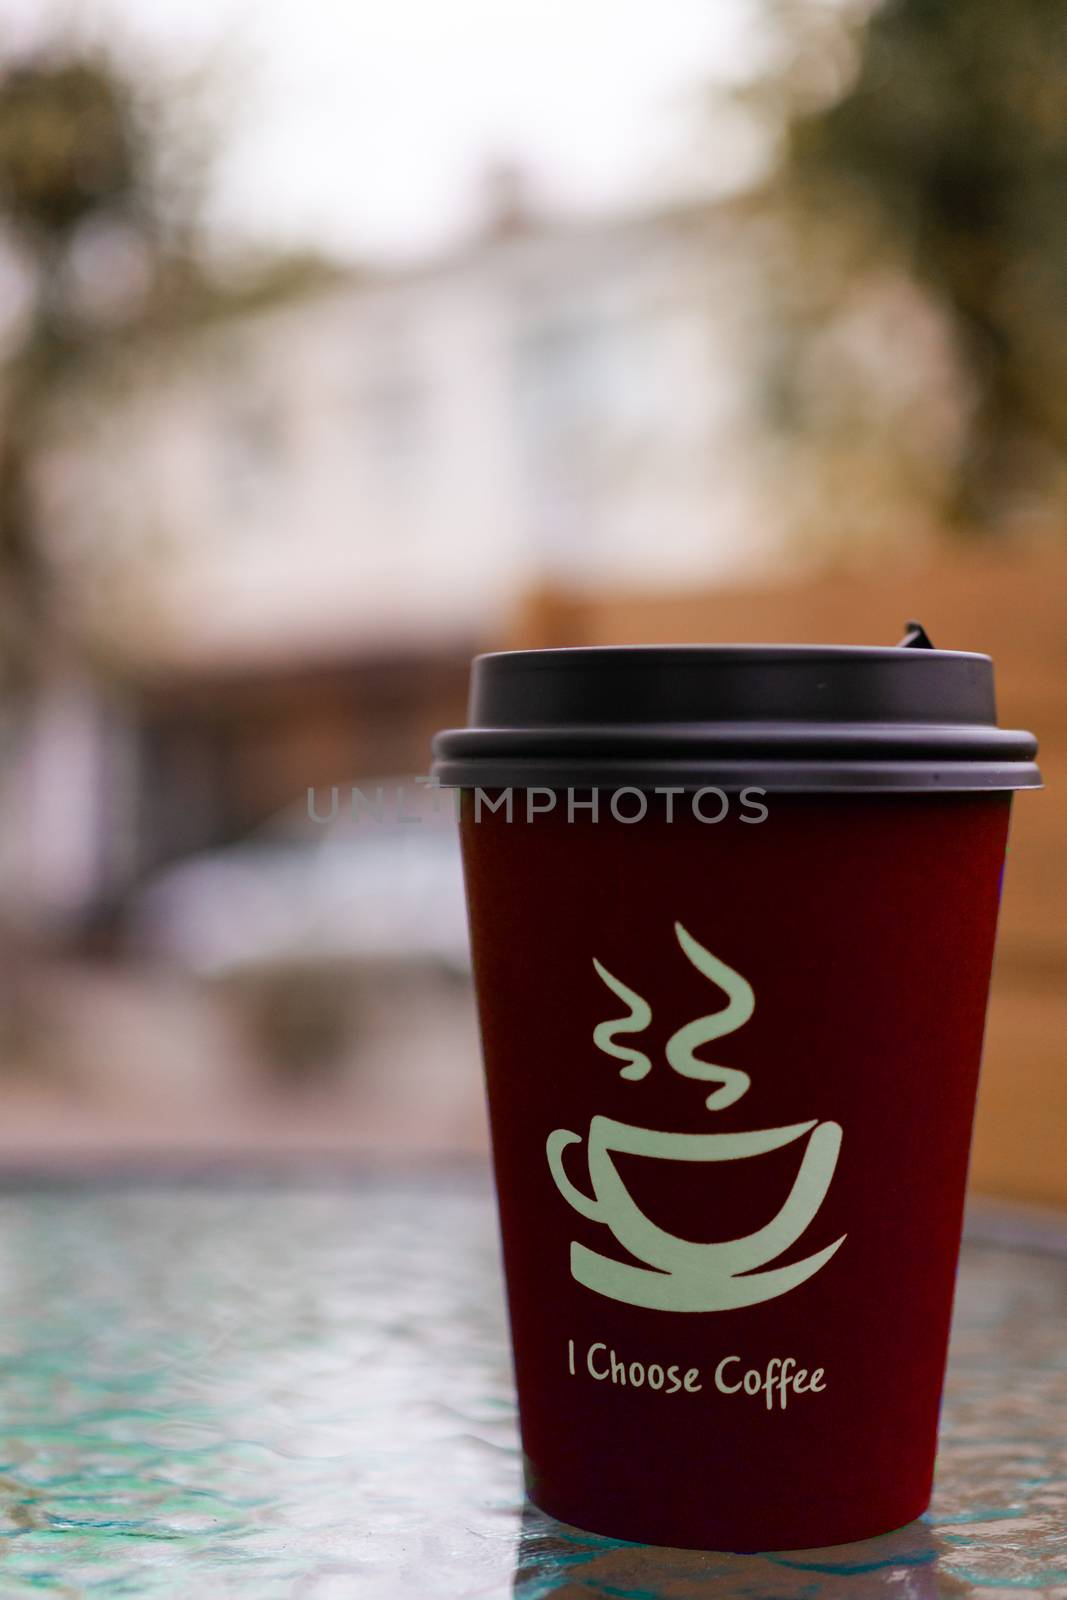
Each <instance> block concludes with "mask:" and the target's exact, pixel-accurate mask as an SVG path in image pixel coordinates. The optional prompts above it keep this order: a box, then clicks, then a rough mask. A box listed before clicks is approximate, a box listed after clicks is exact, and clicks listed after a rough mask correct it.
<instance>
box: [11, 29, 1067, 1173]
mask: <svg viewBox="0 0 1067 1600" xmlns="http://www.w3.org/2000/svg"><path fill="white" fill-rule="evenodd" d="M1065 195H1067V10H1065V8H1064V7H1063V6H1062V5H1061V4H1060V3H1059V0H1016V3H1015V4H1014V5H1013V6H1012V7H1011V8H1010V26H1009V19H1008V16H1007V13H1006V8H1005V7H1003V5H1000V4H997V3H996V0H970V3H969V4H968V5H966V6H961V5H959V4H954V3H953V0H891V3H885V4H880V5H879V4H875V3H871V0H862V3H857V0H716V3H715V4H713V5H712V4H708V3H707V0H568V3H567V4H566V5H562V4H556V3H554V0H511V3H510V4H508V5H506V6H501V5H499V4H498V3H495V0H446V3H442V0H393V3H391V4H390V5H389V6H387V7H382V6H379V5H374V4H371V3H370V0H317V3H315V4H312V5H310V6H293V5H289V4H285V3H283V0H257V3H255V4H253V3H251V0H153V3H152V4H151V5H150V6H146V5H143V4H137V3H136V0H66V3H62V4H58V3H46V0H0V675H2V693H0V947H2V970H0V1164H2V1165H3V1166H6V1167H20V1166H34V1165H39V1164H42V1163H44V1164H59V1165H63V1166H66V1167H78V1168H84V1167H85V1166H86V1165H87V1164H94V1163H111V1162H114V1161H115V1160H117V1159H122V1160H124V1161H127V1162H129V1161H134V1162H143V1163H150V1164H155V1165H162V1164H164V1163H168V1162H180V1163H188V1161H189V1159H190V1158H191V1157H192V1158H200V1157H203V1158H211V1159H215V1158H218V1157H225V1158H227V1159H228V1160H232V1161H233V1162H235V1163H241V1162H246V1163H249V1162H257V1161H262V1160H263V1159H264V1158H266V1157H269V1158H270V1159H271V1160H276V1159H282V1158H284V1159H286V1160H297V1161H307V1160H309V1159H312V1160H323V1161H326V1160H334V1159H340V1158H345V1157H347V1156H349V1155H350V1154H351V1153H353V1152H359V1153H361V1155H365V1154H368V1153H375V1154H377V1155H380V1156H382V1157H383V1158H384V1157H390V1156H396V1155H402V1156H406V1157H407V1158H410V1157H411V1156H412V1155H413V1154H414V1153H418V1154H419V1155H420V1156H421V1157H425V1158H430V1157H433V1156H443V1155H446V1154H449V1153H454V1152H457V1151H461V1152H476V1151H480V1150H481V1149H483V1148H484V1143H485V1130H484V1120H483V1113H482V1103H481V1084H480V1077H479V1069H478V1058H477V1043H476V1032H475V1026H474V1019H473V1009H472V1002H471V997H470V991H469V975H468V969H467V958H466V943H465V926H464V919H463V905H462V890H461V882H460V873H459V864H458V856H457V852H456V843H455V833H454V818H453V815H452V811H451V808H450V805H449V804H448V803H447V801H444V802H443V801H442V800H441V798H440V797H437V796H434V795H432V794H430V793H429V792H428V791H427V790H426V789H425V787H423V786H419V785H417V784H416V783H415V782H414V780H415V778H416V777H417V776H418V775H421V774H424V773H425V772H426V769H427V765H428V741H429V738H430V735H431V733H432V732H433V731H434V730H435V729H436V728H439V727H442V726H446V725H449V724H454V723H456V722H459V721H461V720H462V719H463V716H464V699H465V689H466V674H467V664H468V661H469V658H470V655H471V654H472V653H473V652H474V651H476V650H478V649H484V648H492V647H507V646H517V645H523V646H536V645H559V644H583V643H609V642H633V641H647V642H659V641H671V640H708V641H716V640H798V641H838V642H864V643H886V644H889V643H893V642H895V641H896V640H897V639H898V638H899V636H900V634H901V632H902V625H903V623H904V620H905V618H907V617H911V616H919V617H921V618H922V620H923V622H924V623H925V625H926V627H927V629H928V630H929V632H930V633H931V635H932V636H933V638H934V642H935V643H937V644H939V645H942V646H945V647H951V648H961V649H978V650H988V651H990V652H991V653H992V654H993V655H994V656H995V657H996V660H997V670H998V679H999V686H1000V701H1001V720H1002V721H1003V722H1005V723H1006V724H1008V725H1014V726H1024V727H1030V728H1033V729H1035V730H1036V731H1037V732H1038V733H1039V735H1040V736H1041V739H1042V746H1043V761H1042V764H1043V767H1044V770H1045V775H1046V780H1047V782H1048V784H1049V791H1050V792H1049V793H1048V794H1047V795H1045V796H1034V795H1023V796H1022V797H1021V798H1020V799H1019V800H1018V801H1017V803H1016V815H1015V820H1014V824H1013V838H1012V845H1011V860H1010V870H1009V872H1008V875H1007V891H1006V897H1005V904H1004V913H1003V921H1002V934H1001V942H1000V950H999V955H998V967H997V974H996V980H995V985H994V1000H993V1005H992V1011H991V1016H990V1033H989V1040H988V1048H987V1058H986V1068H985V1076H984V1085H983V1091H982V1102H981V1109H980V1115H979V1128H978V1140H977V1149H976V1156H975V1164H974V1174H973V1181H974V1184H975V1187H976V1188H977V1189H979V1190H983V1191H986V1192H990V1193H995V1194H999V1195H1005V1196H1009V1197H1015V1198H1018V1199H1023V1200H1031V1201H1034V1200H1036V1201H1045V1202H1059V1203H1063V1204H1067V1162H1065V1160H1064V1150H1065V1148H1067V1075H1065V1074H1064V1072H1063V1070H1062V1069H1063V1038H1064V1033H1065V1025H1067V997H1065V993H1064V984H1063V977H1064V972H1065V970H1067V960H1065V958H1067V930H1065V927H1064V922H1063V917H1062V910H1061V908H1062V906H1063V905H1064V903H1065V900H1067V825H1065V823H1064V819H1063V808H1062V804H1061V802H1060V800H1059V799H1058V795H1059V791H1060V787H1061V784H1062V782H1063V781H1064V780H1065V778H1067V538H1065V530H1067V204H1065V203H1064V199H1065ZM353 786H356V787H357V789H358V791H359V794H360V795H361V796H362V797H363V801H365V802H366V804H365V805H362V804H361V805H360V806H359V807H357V809H359V811H360V815H359V817H358V819H357V820H355V821H354V820H353V818H352V815H351V807H350V803H349V802H350V798H351V794H352V789H353ZM398 786H400V788H401V789H402V791H403V794H402V798H401V799H398V797H397V789H398ZM309 790H310V791H312V792H313V809H314V810H315V815H309V798H308V797H309ZM413 811H414V813H415V814H417V815H419V816H420V817H421V818H422V824H421V825H420V826H417V827H413V826H411V825H409V824H408V823H407V822H406V821H405V820H404V818H405V816H408V815H410V814H412V812H413ZM322 818H328V819H329V820H318V819H322Z"/></svg>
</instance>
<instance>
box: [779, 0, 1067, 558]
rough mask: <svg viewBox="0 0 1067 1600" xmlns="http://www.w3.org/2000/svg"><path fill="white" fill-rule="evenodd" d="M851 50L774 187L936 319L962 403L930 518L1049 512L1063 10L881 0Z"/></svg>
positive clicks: (995, 0)
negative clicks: (1041, 508) (930, 307)
mask: <svg viewBox="0 0 1067 1600" xmlns="http://www.w3.org/2000/svg"><path fill="white" fill-rule="evenodd" d="M809 9H810V8H809ZM821 9H823V10H825V8H821ZM795 15H796V13H795V11H794V12H793V16H794V17H795ZM857 44H858V58H857V63H856V70H855V73H854V75H853V76H852V78H851V81H850V82H849V83H848V86H847V87H846V88H845V89H844V91H843V92H842V93H840V94H839V95H838V96H837V97H836V98H834V99H832V100H831V101H830V103H829V104H823V105H820V106H818V107H817V108H815V109H807V110H799V111H796V112H795V113H794V114H793V115H792V117H791V119H790V120H789V126H788V132H787V137H786V142H785V155H784V165H783V169H782V173H781V179H782V189H783V191H785V192H788V193H789V194H790V195H791V196H792V200H793V202H794V203H796V204H799V205H800V206H801V207H802V208H803V209H804V210H805V212H806V216H807V226H808V228H809V230H813V231H814V233H815V234H816V235H817V234H818V233H819V232H820V231H826V230H832V229H833V228H835V227H840V226H841V225H842V222H843V220H845V221H846V222H847V219H848V218H849V216H850V215H851V217H852V218H853V219H856V218H859V217H860V216H862V217H863V218H864V219H865V222H864V227H866V228H867V229H868V230H869V229H870V227H871V226H872V221H873V227H874V228H875V229H876V230H877V231H878V234H879V248H880V249H882V250H883V251H884V252H885V253H886V254H887V255H892V256H895V257H896V258H897V259H898V260H900V261H902V262H903V263H904V264H905V265H906V267H907V269H908V270H909V271H910V272H911V274H913V276H914V278H915V279H917V280H918V282H920V283H921V284H922V285H924V286H925V288H926V289H927V291H928V292H929V293H930V295H931V296H932V297H933V298H934V300H935V302H936V303H937V304H938V305H939V306H940V307H941V308H942V309H943V310H944V312H945V313H947V316H948V318H949V319H950V324H951V328H952V332H953V335H954V341H955V345H956V350H957V353H958V357H959V360H960V363H961V367H962V370H963V372H964V374H965V376H966V379H967V383H968V386H969V388H970V391H971V394H970V404H969V407H968V410H967V414H966V423H965V427H964V432H963V437H962V441H961V446H960V448H959V450H958V453H957V457H956V462H955V467H954V479H953V481H951V482H950V485H949V492H948V495H947V497H946V498H947V504H946V506H945V508H944V509H945V511H946V512H947V513H948V514H949V515H950V516H952V517H954V519H955V520H956V521H957V522H958V523H960V524H961V525H963V526H966V527H969V528H975V527H981V526H983V525H986V526H989V525H995V524H996V523H997V522H998V520H999V519H1000V517H1001V516H1002V514H1003V512H1004V510H1005V508H1008V509H1010V508H1011V506H1012V504H1013V503H1015V502H1018V501H1019V500H1020V499H1022V500H1029V501H1030V502H1031V503H1033V502H1034V500H1035V498H1036V499H1037V500H1041V501H1043V502H1044V505H1045V509H1046V511H1048V510H1052V512H1053V514H1054V515H1056V516H1062V511H1063V509H1064V500H1065V499H1067V496H1065V494H1064V481H1065V478H1067V471H1065V466H1064V463H1065V461H1067V6H1065V5H1064V4H1063V0H1012V3H1011V4H1010V5H1007V4H1005V3H1004V0H886V3H884V4H882V5H881V6H880V7H879V8H878V9H876V10H875V11H874V13H873V15H872V16H871V18H870V20H869V21H867V22H866V23H865V25H862V26H861V28H860V31H859V33H858V38H857ZM869 237H870V234H869V232H868V238H869ZM797 270H798V271H800V272H803V270H804V264H803V263H802V262H801V263H798V266H797Z"/></svg>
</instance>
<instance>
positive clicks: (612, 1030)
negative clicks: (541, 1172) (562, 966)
mask: <svg viewBox="0 0 1067 1600" xmlns="http://www.w3.org/2000/svg"><path fill="white" fill-rule="evenodd" d="M675 933H676V936H677V938H678V942H679V944H680V945H681V947H682V949H683V951H684V952H685V954H686V956H687V957H688V959H689V960H690V961H691V962H692V963H693V965H694V966H696V967H697V969H698V970H699V971H701V972H703V973H704V975H705V976H706V977H709V978H711V979H712V981H713V982H715V983H716V984H717V985H718V986H719V987H720V988H722V989H723V990H724V991H725V992H726V994H727V995H728V997H729V1003H728V1005H727V1006H726V1007H725V1008H724V1009H723V1010H721V1011H718V1012H714V1013H712V1014H710V1015H708V1016H706V1017H701V1018H698V1019H697V1020H696V1021H695V1022H692V1023H688V1024H687V1025H686V1026H685V1027H684V1028H680V1029H679V1030H678V1032H677V1033H676V1034H674V1036H673V1037H672V1039H671V1040H670V1042H669V1044H668V1046H667V1051H666V1055H667V1060H668V1062H669V1064H670V1065H671V1066H672V1067H673V1068H674V1070H675V1071H678V1072H681V1073H682V1074H684V1075H685V1076H687V1077H694V1078H701V1079H704V1080H705V1081H710V1082H718V1083H719V1085H720V1087H719V1088H718V1089H716V1090H715V1091H713V1092H712V1093H711V1094H709V1095H708V1097H707V1101H706V1103H707V1106H708V1109H709V1110H713V1111H714V1110H720V1109H722V1108H723V1107H724V1106H726V1105H732V1104H733V1103H734V1102H735V1101H736V1100H738V1099H739V1098H740V1097H741V1096H742V1095H743V1094H744V1093H745V1092H746V1091H747V1089H748V1087H749V1079H748V1075H747V1074H746V1073H744V1072H741V1071H739V1070H738V1069H736V1068H731V1067H718V1066H713V1065H712V1064H711V1063H710V1062H706V1061H702V1060H700V1059H698V1058H697V1057H696V1056H695V1055H694V1054H693V1052H694V1051H695V1050H696V1048H697V1047H698V1046H699V1045H701V1044H706V1043H708V1042H709V1041H710V1040H711V1039H713V1038H721V1037H722V1036H723V1035H724V1034H726V1033H732V1032H734V1031H735V1030H736V1029H737V1028H739V1027H740V1026H741V1025H742V1023H744V1022H746V1021H747V1020H748V1018H749V1017H750V1016H751V1015H752V1011H753V1009H754V1006H755V999H754V996H753V994H752V990H751V987H750V986H749V984H748V983H747V982H746V980H745V979H744V978H742V977H741V976H740V974H739V973H736V972H734V971H733V970H732V969H731V968H730V967H727V966H726V965H725V963H723V962H721V961H719V960H718V959H717V958H716V957H715V956H713V955H712V954H711V953H710V951H707V950H705V949H704V947H703V946H702V945H700V944H698V943H697V941H696V940H695V939H693V938H692V936H691V935H690V934H688V933H687V932H686V930H685V929H684V928H683V927H682V926H681V924H680V923H676V924H675ZM595 966H596V970H597V972H598V973H599V975H600V976H601V978H603V980H604V981H605V983H607V984H608V986H609V988H611V989H612V990H613V991H614V992H615V993H616V994H618V995H619V996H620V998H622V999H624V1000H625V1001H626V1003H627V1005H628V1006H629V1015H628V1016H627V1017H625V1018H622V1019H620V1020H619V1021H616V1022H613V1023H601V1024H600V1025H599V1026H598V1028H597V1029H596V1030H595V1032H594V1035H593V1037H594V1041H595V1043H596V1044H597V1046H598V1048H600V1049H602V1050H604V1051H605V1052H606V1053H607V1054H610V1055H613V1056H615V1057H617V1058H618V1059H620V1060H624V1061H626V1062H627V1063H628V1065H627V1066H626V1067H624V1068H623V1069H622V1076H624V1077H626V1078H629V1079H639V1078H643V1077H645V1076H646V1075H647V1073H648V1072H649V1071H650V1069H651V1063H650V1062H649V1061H648V1058H647V1057H646V1056H644V1055H642V1054H641V1053H640V1052H639V1051H635V1050H632V1049H631V1048H630V1047H629V1046H624V1045H620V1044H618V1042H617V1039H616V1036H617V1035H618V1034H619V1033H634V1032H640V1031H642V1030H643V1029H644V1028H646V1027H647V1026H648V1023H649V1022H650V1021H651V1016H652V1013H651V1009H650V1008H649V1006H648V1004H647V1002H646V1001H644V1000H643V999H642V998H641V997H640V996H639V995H637V994H636V993H634V991H632V990H630V989H628V988H627V987H626V985H625V984H622V983H621V982H620V981H619V980H618V979H616V978H613V977H612V976H611V974H610V973H608V972H607V971H606V970H605V969H604V968H603V967H602V966H601V965H600V963H599V962H596V963H595ZM841 1138H842V1133H841V1128H840V1125H839V1124H838V1123H836V1122H819V1121H817V1120H815V1119H813V1120H811V1121H808V1122H797V1123H792V1124H790V1125H788V1126H784V1127H779V1128H758V1129H753V1130H751V1131H747V1132H742V1133H674V1132H669V1131H663V1130H660V1129H654V1128H641V1127H634V1126H631V1125H630V1124H629V1123H625V1122H618V1121H616V1120H615V1119H614V1118H611V1117H605V1116H600V1115H597V1116H594V1117H593V1118H592V1120H591V1122H590V1124H589V1133H588V1139H587V1141H586V1158H587V1162H588V1171H589V1181H590V1183H591V1185H592V1189H593V1194H592V1195H591V1196H590V1195H588V1194H586V1193H584V1192H583V1191H582V1190H581V1189H580V1188H578V1187H576V1185H575V1184H573V1183H572V1182H571V1180H570V1178H569V1177H568V1175H567V1172H566V1170H565V1167H564V1152H565V1151H566V1150H567V1149H568V1148H569V1147H570V1146H571V1145H575V1144H577V1145H580V1144H581V1143H582V1139H581V1136H580V1135H579V1134H577V1133H572V1132H571V1131H570V1130H569V1129H566V1128H557V1129H555V1131H554V1132H553V1133H551V1134H550V1135H549V1137H548V1141H547V1146H546V1153H547V1156H548V1164H549V1169H550V1171H551V1173H552V1177H553V1179H554V1181H555V1183H556V1186H557V1188H558V1189H559V1191H560V1193H561V1194H562V1195H563V1196H564V1198H565V1199H566V1200H567V1201H568V1202H569V1203H570V1205H572V1206H573V1207H574V1209H575V1210H576V1211H578V1212H579V1213H580V1214H581V1215H582V1216H584V1217H587V1218H589V1220H590V1221H593V1222H597V1223H602V1224H603V1225H604V1226H605V1227H607V1228H608V1229H609V1230H610V1231H611V1233H612V1235H613V1236H614V1238H615V1240H616V1242H617V1243H618V1244H620V1245H621V1246H622V1248H623V1249H624V1250H625V1251H626V1252H627V1253H628V1254H629V1255H630V1256H631V1257H632V1258H633V1259H634V1260H635V1261H641V1262H645V1263H646V1265H645V1266H635V1265H633V1264H632V1263H631V1262H625V1261H619V1260H616V1259H614V1258H613V1257H611V1256H605V1255H600V1254H599V1253H598V1252H597V1251H595V1250H591V1249H589V1248H588V1247H587V1246H586V1245H583V1244H581V1243H579V1242H578V1241H574V1242H573V1243H572V1245H571V1275H572V1277H573V1278H574V1279H575V1280H576V1281H577V1282H578V1283H581V1284H583V1285H584V1286H585V1287H586V1288H588V1289H592V1290H594V1291H595V1292H596V1293H598V1294H602V1295H606V1296H608V1297H609V1298H610V1299H613V1300H621V1301H624V1302H625V1303H626V1304H628V1305H633V1306H645V1307H650V1308H653V1309H657V1310H662V1311H724V1310H729V1309H732V1308H734V1307H738V1306H751V1305H758V1304H760V1303H761V1302H762V1301H765V1300H772V1299H775V1298H777V1296H779V1295H782V1294H786V1293H788V1291H789V1290H790V1289H795V1288H796V1287H797V1286H798V1285H799V1284H801V1283H804V1282H805V1281H806V1280H807V1279H808V1278H810V1277H812V1276H813V1275H814V1274H815V1273H816V1272H818V1271H819V1269H820V1268H821V1267H823V1266H825V1264H826V1263H827V1262H828V1261H829V1260H830V1258H831V1257H832V1256H833V1255H834V1254H835V1252H836V1251H837V1250H838V1249H839V1248H840V1246H841V1245H842V1243H843V1242H844V1240H845V1238H846V1235H845V1234H842V1235H841V1237H840V1238H839V1239H836V1240H834V1242H833V1243H832V1244H829V1245H826V1246H824V1247H823V1248H822V1249H820V1250H817V1251H816V1252H815V1253H814V1254H813V1255H809V1256H806V1257H805V1258H804V1259H803V1260H801V1261H795V1262H790V1263H789V1264H788V1265H787V1266H782V1267H771V1268H768V1269H767V1270H764V1271H760V1270H758V1269H760V1268H764V1267H766V1264H767V1263H768V1262H771V1261H774V1260H775V1259H776V1258H778V1257H780V1256H781V1255H783V1254H784V1253H785V1252H786V1251H787V1250H789V1249H790V1248H791V1247H792V1246H793V1245H794V1244H795V1243H796V1242H797V1240H798V1239H799V1238H800V1237H801V1235H802V1234H803V1233H804V1231H805V1230H806V1229H807V1227H808V1226H809V1224H810V1223H811V1222H812V1221H813V1220H814V1218H815V1216H816V1215H817V1213H818V1211H819V1208H820V1206H821V1205H822V1203H823V1200H824V1199H825V1197H826V1193H827V1190H828V1189H829V1187H830V1183H831V1181H832V1179H833V1175H834V1171H835V1168H836V1165H837V1157H838V1152H839V1151H840V1148H841ZM800 1141H805V1142H804V1149H803V1155H802V1157H801V1159H800V1163H799V1167H798V1170H797V1174H796V1177H795V1178H794V1180H793V1185H792V1188H791V1189H790V1191H789V1194H788V1196H787V1197H786V1199H785V1201H784V1202H783V1204H782V1205H781V1206H780V1207H779V1209H778V1210H777V1211H776V1212H775V1213H774V1215H773V1216H772V1217H771V1220H770V1221H769V1222H768V1223H766V1224H765V1225H764V1226H763V1227H761V1228H758V1229H756V1230H755V1231H754V1232H752V1233H749V1234H746V1235H744V1236H743V1237H740V1238H735V1239H724V1240H722V1241H718V1242H715V1243H711V1244H702V1243H696V1242H693V1241H691V1240H688V1239H683V1238H680V1237H678V1236H677V1235H675V1234H673V1233H668V1232H666V1231H665V1230H664V1229H662V1228H660V1227H658V1226H657V1225H656V1223H654V1222H653V1221H652V1220H651V1218H649V1217H648V1216H646V1215H645V1213H644V1211H642V1209H641V1207H640V1206H639V1205H638V1204H637V1202H636V1201H635V1200H634V1198H633V1196H632V1195H631V1194H630V1192H629V1190H628V1188H627V1187H626V1184H625V1182H624V1181H623V1179H622V1177H621V1176H620V1174H619V1172H618V1169H617V1168H616V1166H615V1163H614V1160H613V1159H612V1158H613V1156H614V1155H634V1156H647V1157H651V1158H652V1159H654V1160H658V1161H689V1162H698V1163H699V1162H704V1163H706V1162H723V1161H724V1162H730V1161H738V1160H747V1159H749V1158H751V1157H754V1156H760V1155H765V1154H767V1153H768V1152H770V1151H772V1150H779V1149H782V1148H783V1147H784V1146H786V1145H790V1144H793V1143H799V1142H800Z"/></svg>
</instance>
